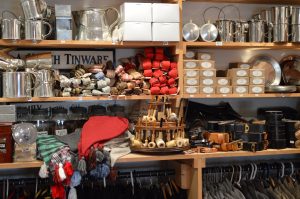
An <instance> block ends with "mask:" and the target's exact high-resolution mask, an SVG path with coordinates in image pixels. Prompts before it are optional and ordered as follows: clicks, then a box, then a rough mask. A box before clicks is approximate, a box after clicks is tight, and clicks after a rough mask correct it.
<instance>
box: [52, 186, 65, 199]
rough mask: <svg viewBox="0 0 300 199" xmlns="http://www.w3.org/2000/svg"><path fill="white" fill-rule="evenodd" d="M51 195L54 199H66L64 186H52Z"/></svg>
mask: <svg viewBox="0 0 300 199" xmlns="http://www.w3.org/2000/svg"><path fill="white" fill-rule="evenodd" d="M51 194H52V198H54V199H65V188H64V186H63V185H62V184H56V185H53V186H51Z"/></svg>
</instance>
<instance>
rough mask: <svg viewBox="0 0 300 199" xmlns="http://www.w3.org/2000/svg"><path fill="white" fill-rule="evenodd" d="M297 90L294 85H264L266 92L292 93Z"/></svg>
mask: <svg viewBox="0 0 300 199" xmlns="http://www.w3.org/2000/svg"><path fill="white" fill-rule="evenodd" d="M296 91H297V87H296V86H266V87H265V92H266V93H293V92H296Z"/></svg>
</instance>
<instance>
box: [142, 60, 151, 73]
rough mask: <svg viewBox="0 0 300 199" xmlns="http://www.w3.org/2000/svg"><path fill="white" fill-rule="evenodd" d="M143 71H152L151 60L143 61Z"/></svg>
mask: <svg viewBox="0 0 300 199" xmlns="http://www.w3.org/2000/svg"><path fill="white" fill-rule="evenodd" d="M143 69H144V70H148V69H152V64H151V60H150V59H145V60H144V61H143Z"/></svg>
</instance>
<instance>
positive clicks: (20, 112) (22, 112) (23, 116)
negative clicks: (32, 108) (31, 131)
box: [17, 107, 30, 123]
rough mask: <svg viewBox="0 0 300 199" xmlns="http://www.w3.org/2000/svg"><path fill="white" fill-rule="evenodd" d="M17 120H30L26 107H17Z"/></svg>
mask: <svg viewBox="0 0 300 199" xmlns="http://www.w3.org/2000/svg"><path fill="white" fill-rule="evenodd" d="M17 122H18V123H19V122H30V113H29V109H28V108H27V107H17Z"/></svg>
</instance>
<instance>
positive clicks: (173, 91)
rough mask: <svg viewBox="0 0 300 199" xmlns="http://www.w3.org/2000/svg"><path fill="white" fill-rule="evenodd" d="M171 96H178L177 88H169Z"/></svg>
mask: <svg viewBox="0 0 300 199" xmlns="http://www.w3.org/2000/svg"><path fill="white" fill-rule="evenodd" d="M169 94H170V95H171V94H177V88H176V87H173V88H169Z"/></svg>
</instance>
